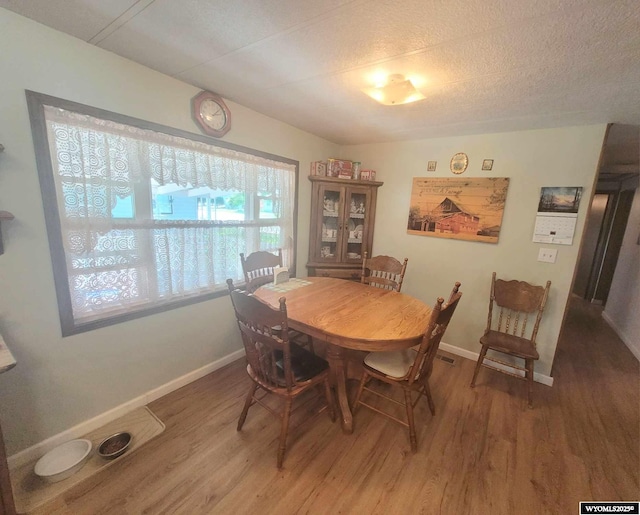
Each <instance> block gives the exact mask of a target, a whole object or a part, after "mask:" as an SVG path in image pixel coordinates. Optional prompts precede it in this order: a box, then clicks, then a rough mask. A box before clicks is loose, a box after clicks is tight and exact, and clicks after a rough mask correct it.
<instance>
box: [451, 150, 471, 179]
mask: <svg viewBox="0 0 640 515" xmlns="http://www.w3.org/2000/svg"><path fill="white" fill-rule="evenodd" d="M468 164H469V158H468V157H467V154H465V153H464V152H458V153H457V154H456V155H454V156H453V157H452V158H451V171H452V172H453V173H456V174H458V173H462V172H464V171H465V170H466V169H467V165H468Z"/></svg>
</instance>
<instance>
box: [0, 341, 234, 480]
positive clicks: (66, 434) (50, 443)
mask: <svg viewBox="0 0 640 515" xmlns="http://www.w3.org/2000/svg"><path fill="white" fill-rule="evenodd" d="M242 356H244V349H240V350H237V351H235V352H232V353H231V354H228V355H227V356H224V357H222V358H220V359H218V360H216V361H213V362H211V363H209V364H208V365H205V366H203V367H200V368H198V369H196V370H192V371H191V372H189V373H187V374H185V375H183V376H181V377H178V378H176V379H174V380H172V381H169V382H168V383H165V384H163V385H162V386H159V387H158V388H154V389H153V390H150V391H148V392H147V393H144V394H142V395H140V396H139V397H136V398H135V399H131V400H130V401H127V402H125V403H124V404H121V405H120V406H116V407H115V408H113V409H110V410H109V411H105V412H104V413H101V414H100V415H98V416H97V417H94V418H92V419H89V420H86V421H84V422H81V423H80V424H78V425H76V426H74V427H72V428H70V429H67V430H66V431H63V432H62V433H58V434H57V435H53V436H51V437H49V438H47V439H46V440H43V441H42V442H40V443H37V444H35V445H33V446H31V447H29V448H27V449H24V450H22V451H20V452H18V453H16V454H14V455H13V456H9V458H8V459H7V462H8V464H9V468H10V469H13V468H16V467H20V466H22V465H24V464H25V463H28V462H30V461H32V460H35V459H37V458H39V457H40V456H42V455H44V454H46V453H47V452H48V451H50V450H51V449H53V448H54V447H57V446H58V445H60V444H62V443H64V442H66V441H68V440H73V439H74V438H80V437H81V436H83V435H86V434H87V433H90V432H91V431H94V430H95V429H98V428H99V427H102V426H104V425H105V424H107V423H108V422H111V421H112V420H115V419H117V418H119V417H121V416H123V415H125V414H126V413H129V412H130V411H132V410H134V409H136V408H139V407H140V406H146V405H147V404H149V403H150V402H153V401H155V400H156V399H159V398H160V397H163V396H164V395H167V394H168V393H171V392H173V391H175V390H177V389H178V388H182V387H183V386H185V385H187V384H189V383H192V382H193V381H196V380H197V379H200V378H201V377H204V376H206V375H207V374H210V373H211V372H213V371H214V370H218V369H219V368H222V367H224V366H225V365H228V364H229V363H231V362H233V361H235V360H237V359H240V358H241V357H242Z"/></svg>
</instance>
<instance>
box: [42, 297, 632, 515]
mask: <svg viewBox="0 0 640 515" xmlns="http://www.w3.org/2000/svg"><path fill="white" fill-rule="evenodd" d="M477 336H478V335H473V336H470V337H473V338H474V339H477ZM478 350H479V345H478ZM473 368H474V363H473V362H472V361H468V360H465V359H463V358H460V357H455V364H454V365H453V366H451V365H449V364H447V363H445V362H443V361H440V360H436V361H435V365H434V372H433V376H432V391H433V396H434V400H435V403H436V415H435V416H431V414H430V413H429V408H428V405H427V403H426V402H421V404H419V405H418V406H417V409H416V414H415V416H416V424H417V426H418V452H417V454H412V453H411V452H410V445H409V437H408V431H406V430H405V429H404V428H403V427H401V426H400V425H397V424H395V423H393V422H392V421H390V420H387V419H386V418H384V417H381V416H379V415H377V414H375V413H373V412H371V411H370V410H360V411H358V412H357V413H356V415H355V418H354V433H353V434H352V435H345V434H343V433H342V431H341V429H340V424H339V423H337V422H336V423H333V424H332V423H331V422H330V420H329V417H328V416H327V415H326V413H321V414H316V415H313V416H312V418H311V420H309V421H307V422H306V423H304V424H303V425H302V426H300V427H299V428H295V427H294V428H293V429H292V431H291V433H290V435H291V437H290V440H289V445H288V448H287V454H286V456H285V461H284V469H283V470H281V471H278V469H277V468H276V448H277V440H278V431H279V424H278V422H277V421H276V420H275V419H274V418H273V417H272V416H271V415H270V414H269V413H267V412H266V410H264V409H262V408H260V407H259V406H254V407H253V408H252V409H251V410H250V411H249V415H248V418H247V422H246V423H245V426H244V429H243V430H242V432H240V433H238V432H236V422H237V418H238V415H239V414H240V411H241V409H242V402H243V398H244V396H245V393H246V391H247V389H248V386H249V379H248V378H247V377H246V373H245V372H244V364H243V363H242V361H239V362H236V363H233V364H231V365H229V366H228V367H226V368H224V369H222V370H219V371H216V372H214V373H213V374H211V375H209V376H207V377H204V378H202V379H201V380H199V381H197V382H195V383H192V384H190V385H188V386H186V387H184V388H182V389H180V390H178V391H176V392H173V393H172V394H170V395H167V396H166V397H164V398H162V399H159V400H158V401H155V402H153V403H152V404H151V405H150V408H151V409H152V411H153V412H154V413H155V414H156V415H157V416H158V417H159V418H160V419H161V420H162V421H163V422H164V423H165V424H166V430H165V432H164V433H163V434H162V435H160V436H159V437H157V438H156V439H154V440H152V441H151V442H149V443H148V444H146V445H145V447H143V448H141V449H140V450H139V451H138V452H137V453H135V454H132V455H130V456H127V455H125V456H123V457H122V458H120V460H121V461H120V462H119V463H117V464H114V466H113V467H110V468H109V469H108V470H106V471H105V472H104V473H101V474H98V475H97V476H95V478H94V479H92V480H90V481H88V482H86V483H84V484H81V485H78V486H77V487H75V488H74V489H72V490H71V491H69V492H68V493H67V494H66V495H65V496H64V498H60V499H57V500H56V501H55V502H53V503H51V504H50V505H48V506H46V507H45V508H42V509H41V510H39V511H38V513H40V514H44V513H47V514H71V513H72V514H97V513H100V514H108V513H114V514H115V513H117V514H141V513H150V514H160V513H179V514H183V513H184V514H208V513H225V514H226V513H235V514H245V513H282V514H289V513H314V514H315V513H358V514H360V513H387V514H388V513H411V514H413V513H429V514H430V513H442V514H489V513H491V514H514V513H527V514H528V513H531V514H533V513H536V514H541V513H553V514H565V513H567V514H571V513H578V501H580V500H638V499H639V498H640V480H639V472H640V455H639V454H640V453H639V446H640V434H639V432H640V413H639V411H640V403H639V398H640V366H639V363H638V361H637V360H636V359H635V358H634V357H633V355H632V354H631V352H630V351H629V350H628V349H627V348H626V347H625V346H624V345H623V344H622V343H621V342H620V340H619V339H618V338H617V336H616V335H615V333H613V331H612V330H611V329H610V328H609V327H608V326H607V325H606V324H605V323H604V322H603V321H602V320H601V319H600V317H599V314H598V310H597V308H593V307H592V306H589V305H585V304H583V303H581V302H579V301H576V302H572V307H571V309H570V312H569V314H568V319H567V322H566V325H565V330H564V332H563V335H562V337H561V342H560V344H559V348H558V353H557V356H556V362H555V367H554V370H553V376H554V378H555V384H554V386H553V388H549V387H546V386H543V385H539V384H536V385H535V390H534V405H535V408H534V409H533V410H531V409H528V408H527V398H526V384H525V383H524V382H522V381H517V380H515V379H513V378H510V377H508V376H504V375H503V374H499V373H496V372H493V371H490V370H486V369H483V370H482V371H481V373H480V374H479V376H478V381H477V386H476V388H475V389H471V388H470V387H469V383H470V381H471V376H472V375H473ZM301 414H304V413H299V415H301ZM293 424H294V425H295V421H294V423H293Z"/></svg>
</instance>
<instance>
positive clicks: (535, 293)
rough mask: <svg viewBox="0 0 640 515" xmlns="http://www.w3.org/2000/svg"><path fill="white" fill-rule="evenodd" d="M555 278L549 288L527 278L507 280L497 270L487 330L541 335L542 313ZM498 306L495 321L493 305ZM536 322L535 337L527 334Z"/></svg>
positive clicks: (493, 278)
mask: <svg viewBox="0 0 640 515" xmlns="http://www.w3.org/2000/svg"><path fill="white" fill-rule="evenodd" d="M550 286H551V281H547V284H546V286H545V287H542V286H535V285H532V284H529V283H527V282H524V281H515V280H512V281H505V280H502V279H496V273H495V272H494V273H493V275H492V279H491V297H490V299H489V315H488V319H487V330H491V329H492V330H494V331H498V332H501V333H506V334H512V335H514V336H518V337H520V338H527V339H530V340H531V341H533V343H534V344H535V339H536V336H537V334H538V327H539V325H540V320H541V319H542V312H543V310H544V307H545V304H546V302H547V297H548V295H549V288H550ZM494 304H495V306H496V307H497V308H498V316H497V321H496V322H495V323H494V321H493V306H494ZM530 322H533V327H532V330H531V336H530V337H529V336H527V326H528V325H530V324H529V323H530Z"/></svg>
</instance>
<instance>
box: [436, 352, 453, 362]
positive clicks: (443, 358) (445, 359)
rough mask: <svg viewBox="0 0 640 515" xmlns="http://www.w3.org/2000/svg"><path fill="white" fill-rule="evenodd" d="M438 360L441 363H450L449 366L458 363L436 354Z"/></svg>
mask: <svg viewBox="0 0 640 515" xmlns="http://www.w3.org/2000/svg"><path fill="white" fill-rule="evenodd" d="M436 358H438V359H439V360H440V361H444V362H445V363H448V364H449V365H454V364H455V362H456V360H455V359H453V358H450V357H449V356H443V355H442V354H436Z"/></svg>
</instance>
